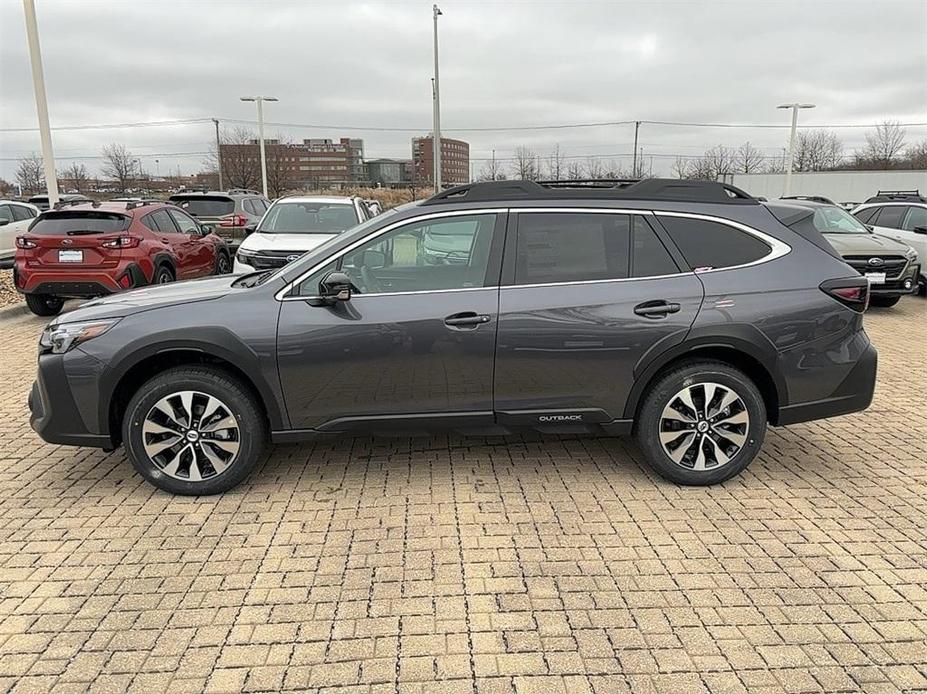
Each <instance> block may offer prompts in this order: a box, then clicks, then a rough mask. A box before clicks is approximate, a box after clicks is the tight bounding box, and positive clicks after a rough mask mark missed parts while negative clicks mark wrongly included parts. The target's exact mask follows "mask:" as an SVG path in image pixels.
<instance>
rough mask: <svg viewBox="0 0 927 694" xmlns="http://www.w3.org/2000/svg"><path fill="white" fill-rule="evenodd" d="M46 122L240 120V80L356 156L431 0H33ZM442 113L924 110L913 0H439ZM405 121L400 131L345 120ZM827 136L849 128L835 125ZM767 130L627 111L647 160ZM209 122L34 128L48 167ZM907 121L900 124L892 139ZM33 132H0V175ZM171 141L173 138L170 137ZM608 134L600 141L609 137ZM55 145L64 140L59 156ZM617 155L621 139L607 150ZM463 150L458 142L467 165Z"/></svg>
mask: <svg viewBox="0 0 927 694" xmlns="http://www.w3.org/2000/svg"><path fill="white" fill-rule="evenodd" d="M36 5H37V6H38V8H37V11H38V22H39V33H40V36H41V45H42V51H43V58H44V65H45V77H46V84H47V91H48V100H49V110H50V118H51V124H52V127H53V128H54V127H55V126H74V125H92V124H114V123H129V122H146V121H162V120H171V119H195V118H214V117H217V118H220V119H245V120H248V119H250V120H253V119H254V118H255V115H254V104H249V103H242V102H240V101H239V100H238V97H239V96H242V95H246V94H266V95H271V96H276V97H278V98H279V99H280V102H279V103H277V104H269V105H268V106H267V107H266V113H265V118H266V119H267V120H268V121H271V122H276V123H294V124H305V125H325V126H334V127H325V128H308V127H301V128H293V127H279V126H269V127H268V137H270V136H272V135H274V134H276V133H278V132H279V133H281V134H283V135H284V136H286V137H289V138H291V139H294V140H300V139H302V138H304V137H331V138H338V137H340V136H352V137H362V138H363V139H364V141H365V148H366V152H365V154H366V156H367V157H368V158H373V157H404V158H408V157H410V156H411V153H410V149H411V148H410V139H411V137H412V136H413V135H414V134H416V133H424V132H425V131H426V130H427V129H428V128H430V124H431V85H430V79H431V76H432V43H431V41H432V21H431V2H349V1H348V0H342V2H331V3H329V2H306V1H303V2H283V1H277V0H265V1H264V2H253V0H248V1H238V0H223V1H218V0H210V1H205V0H199V1H196V2H194V1H193V0H186V1H174V2H169V1H165V0H159V1H157V2H154V1H148V0H133V1H131V2H129V1H114V2H104V1H99V0H98V1H93V0H73V1H69V2H62V1H53V0H36ZM440 7H441V9H442V10H443V12H444V15H443V16H442V17H441V18H440V41H441V45H440V51H441V97H442V126H443V128H444V129H445V134H446V135H448V136H451V137H460V138H461V139H464V140H467V141H469V142H470V143H471V157H472V158H474V159H478V158H487V157H489V156H491V152H492V150H493V149H495V150H496V155H497V157H499V158H504V157H509V156H511V154H512V150H513V149H514V147H515V146H517V145H528V146H530V147H532V148H533V149H534V150H536V151H537V152H538V153H539V154H542V155H543V154H545V153H547V152H549V150H550V149H551V148H552V147H553V146H554V145H555V144H557V143H559V144H560V146H561V149H562V150H563V151H564V152H565V153H566V154H567V155H570V156H575V157H586V156H589V155H600V156H601V155H608V158H614V159H615V160H616V161H618V162H621V161H622V157H621V156H617V155H629V154H630V152H631V151H632V144H631V143H632V141H633V126H631V125H620V126H619V125H612V126H600V127H591V128H563V129H555V130H553V129H552V130H522V131H480V132H460V131H457V132H455V131H454V129H455V128H499V127H505V126H528V125H552V124H570V123H589V122H602V121H624V120H637V119H641V120H665V121H683V122H711V123H718V122H722V123H767V124H768V123H787V122H788V114H787V113H786V112H784V111H777V110H776V109H775V106H776V105H777V104H780V103H783V102H791V101H809V102H813V103H815V104H817V108H816V109H814V110H811V111H803V112H802V114H801V121H802V123H804V124H809V125H814V124H847V123H864V124H866V123H876V122H879V121H881V120H883V119H887V118H891V119H897V120H899V121H902V122H910V123H924V122H927V1H925V0H897V1H896V0H878V1H876V0H837V1H834V2H824V1H821V0H803V1H799V2H785V1H773V0H767V1H766V2H759V1H751V0H735V1H729V2H717V1H716V2H708V1H706V2H696V1H694V0H693V1H677V2H660V1H651V2H618V1H612V2H606V1H601V2H593V1H586V2H581V1H575V0H574V1H572V2H566V1H563V2H552V1H548V2H528V1H519V0H508V1H507V2H489V1H483V2H474V1H465V0H444V1H443V2H440ZM0 94H2V99H0V129H11V128H34V127H35V126H36V110H35V100H34V96H33V92H32V82H31V78H30V70H29V60H28V55H27V52H26V38H25V22H24V18H23V8H22V3H21V2H19V1H18V0H0ZM338 126H355V127H360V128H372V127H378V128H408V129H410V130H409V131H408V132H395V131H379V132H378V131H373V130H347V129H344V128H343V127H338ZM837 132H838V134H839V135H840V137H841V138H842V139H843V140H844V142H845V144H846V146H847V149H848V150H852V149H853V148H854V147H857V146H859V145H860V144H861V143H862V142H863V140H864V132H865V131H864V130H862V129H843V130H839V131H837ZM787 134H788V133H787V130H783V129H759V128H757V129H731V128H727V129H722V128H692V127H675V126H673V127H670V126H657V125H644V126H642V128H641V146H642V148H643V150H644V154H645V161H647V162H648V165H649V157H650V155H655V159H654V171H655V172H656V173H661V172H662V173H666V172H668V171H669V167H670V166H671V164H672V157H673V155H676V154H686V155H697V154H699V153H701V152H702V151H703V150H704V149H705V148H706V147H708V146H711V145H714V144H718V143H724V144H730V145H736V144H740V143H742V142H744V141H746V140H749V141H751V142H752V143H753V144H754V145H756V146H758V147H760V148H762V149H763V150H764V152H765V153H766V154H768V155H770V156H773V155H775V154H777V153H778V152H781V148H782V147H783V146H784V145H785V144H786V139H787ZM212 138H213V125H212V123H196V124H186V125H170V126H161V127H137V128H123V129H109V130H59V131H56V132H54V133H53V140H54V146H55V153H56V156H57V157H58V158H59V161H58V164H59V169H62V168H64V166H66V165H67V164H69V163H71V161H74V159H73V158H78V157H79V158H81V159H80V160H81V161H84V162H85V163H86V164H87V166H88V168H89V169H90V170H91V171H92V172H94V173H95V172H96V171H97V170H98V168H99V159H95V158H94V157H97V156H98V155H99V150H100V147H101V146H102V145H104V144H106V143H108V142H121V143H123V144H125V145H126V146H127V147H129V148H130V149H131V150H132V151H133V152H134V153H135V154H136V155H139V156H141V157H142V161H143V162H144V166H145V169H146V171H152V172H154V170H155V162H154V160H155V158H157V159H158V160H159V163H158V168H159V170H160V172H161V173H162V174H164V173H167V172H168V171H174V170H175V169H176V168H177V167H178V166H179V167H180V168H181V170H182V171H183V172H184V173H191V172H194V171H197V170H199V169H200V168H201V163H202V160H203V155H202V154H200V153H201V152H204V151H205V150H207V149H208V147H209V144H210V142H211V141H212ZM924 138H927V127H925V126H918V127H913V126H912V127H909V128H908V140H909V142H913V141H915V140H920V139H924ZM38 149H39V140H38V133H36V132H25V133H23V132H9V131H7V132H0V159H2V160H3V161H0V176H2V177H4V178H6V179H8V180H10V179H12V177H13V173H14V171H15V168H16V162H15V159H16V158H17V157H19V156H22V155H23V154H27V153H29V152H31V151H37V150H38ZM176 153H185V154H184V155H182V156H181V155H178V154H176ZM612 155H616V156H612ZM66 158H69V159H66ZM624 161H625V163H626V162H627V161H629V156H628V157H625V158H624ZM481 166H482V162H479V161H477V162H476V163H475V168H476V171H477V173H478V172H479V169H480V167H481Z"/></svg>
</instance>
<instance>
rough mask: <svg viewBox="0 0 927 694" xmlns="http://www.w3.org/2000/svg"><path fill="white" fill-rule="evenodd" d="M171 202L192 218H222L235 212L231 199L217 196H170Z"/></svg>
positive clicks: (233, 202)
mask: <svg viewBox="0 0 927 694" xmlns="http://www.w3.org/2000/svg"><path fill="white" fill-rule="evenodd" d="M171 202H173V203H175V204H176V205H177V206H178V207H179V208H180V209H182V210H184V211H185V212H187V213H188V214H191V215H193V216H194V217H222V216H224V215H227V214H232V213H233V212H234V211H235V201H234V200H232V198H226V197H219V196H206V195H197V196H190V197H186V196H182V195H172V196H171Z"/></svg>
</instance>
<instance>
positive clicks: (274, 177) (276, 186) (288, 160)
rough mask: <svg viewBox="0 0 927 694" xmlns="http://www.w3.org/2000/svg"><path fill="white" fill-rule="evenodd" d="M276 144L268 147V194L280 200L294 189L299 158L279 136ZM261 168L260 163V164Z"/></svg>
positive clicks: (266, 147) (266, 148) (266, 149)
mask: <svg viewBox="0 0 927 694" xmlns="http://www.w3.org/2000/svg"><path fill="white" fill-rule="evenodd" d="M274 139H275V142H274V144H272V145H266V144H265V151H266V155H267V192H268V194H269V195H270V196H271V197H272V198H278V197H280V196H281V195H283V194H284V193H286V192H287V191H288V190H290V189H292V187H293V183H294V182H295V180H296V173H297V171H298V169H299V163H298V161H293V160H294V159H295V160H298V159H299V157H297V156H295V155H294V154H293V153H292V151H291V148H290V146H289V144H288V143H287V142H286V140H285V139H284V138H283V137H281V136H280V135H277V136H276V138H274ZM258 167H260V162H258ZM245 187H247V186H245Z"/></svg>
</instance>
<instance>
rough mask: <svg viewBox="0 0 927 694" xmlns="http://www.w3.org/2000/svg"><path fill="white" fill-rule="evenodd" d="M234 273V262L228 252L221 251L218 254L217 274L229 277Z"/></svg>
mask: <svg viewBox="0 0 927 694" xmlns="http://www.w3.org/2000/svg"><path fill="white" fill-rule="evenodd" d="M231 271H232V261H231V259H230V258H229V254H228V253H227V252H226V251H219V252H218V253H217V254H216V274H217V275H227V274H229V273H230V272H231Z"/></svg>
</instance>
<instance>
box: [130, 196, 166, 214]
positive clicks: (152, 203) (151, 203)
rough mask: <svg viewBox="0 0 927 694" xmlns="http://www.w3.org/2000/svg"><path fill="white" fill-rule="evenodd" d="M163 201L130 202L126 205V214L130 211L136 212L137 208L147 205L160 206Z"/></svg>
mask: <svg viewBox="0 0 927 694" xmlns="http://www.w3.org/2000/svg"><path fill="white" fill-rule="evenodd" d="M161 202H162V201H161V200H154V199H147V200H129V201H128V202H127V203H126V212H128V211H129V210H134V209H135V208H137V207H144V206H145V205H159V204H161Z"/></svg>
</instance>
